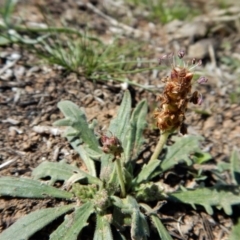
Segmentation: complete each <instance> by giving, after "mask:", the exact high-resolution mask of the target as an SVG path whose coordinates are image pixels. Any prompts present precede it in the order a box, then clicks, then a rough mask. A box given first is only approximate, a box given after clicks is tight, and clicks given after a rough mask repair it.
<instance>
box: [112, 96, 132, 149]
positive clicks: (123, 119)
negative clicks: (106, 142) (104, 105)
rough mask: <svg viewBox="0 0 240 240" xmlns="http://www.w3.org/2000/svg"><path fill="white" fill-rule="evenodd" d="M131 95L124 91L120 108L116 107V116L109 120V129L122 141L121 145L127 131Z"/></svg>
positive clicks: (123, 142)
mask: <svg viewBox="0 0 240 240" xmlns="http://www.w3.org/2000/svg"><path fill="white" fill-rule="evenodd" d="M131 105H132V100H131V95H130V92H129V91H126V92H125V94H124V96H123V100H122V103H121V106H120V108H119V109H118V112H117V116H116V118H114V119H113V120H112V121H111V122H110V126H109V131H110V132H111V133H112V134H113V135H115V136H116V137H118V138H119V139H120V141H122V144H123V147H124V144H125V140H126V135H127V132H128V130H129V129H128V125H129V120H130V114H131Z"/></svg>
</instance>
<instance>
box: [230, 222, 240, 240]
mask: <svg viewBox="0 0 240 240" xmlns="http://www.w3.org/2000/svg"><path fill="white" fill-rule="evenodd" d="M239 236H240V218H238V222H237V224H236V225H234V226H233V228H232V231H231V233H230V236H229V240H237V239H239Z"/></svg>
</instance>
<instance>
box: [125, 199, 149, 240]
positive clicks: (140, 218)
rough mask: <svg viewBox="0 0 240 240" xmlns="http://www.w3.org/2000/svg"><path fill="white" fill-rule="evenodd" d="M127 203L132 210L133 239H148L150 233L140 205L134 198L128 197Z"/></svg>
mask: <svg viewBox="0 0 240 240" xmlns="http://www.w3.org/2000/svg"><path fill="white" fill-rule="evenodd" d="M127 201H128V203H129V205H130V206H131V209H132V214H131V215H132V224H131V238H132V239H143V240H144V239H147V237H148V236H149V235H150V233H149V226H148V223H147V220H146V218H145V216H144V215H143V214H142V213H141V211H140V209H139V205H138V203H137V201H136V200H135V199H134V198H133V197H131V196H127Z"/></svg>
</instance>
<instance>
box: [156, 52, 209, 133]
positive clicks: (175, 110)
mask: <svg viewBox="0 0 240 240" xmlns="http://www.w3.org/2000/svg"><path fill="white" fill-rule="evenodd" d="M184 55H185V52H184V51H179V52H178V54H177V59H175V57H174V56H173V55H172V54H171V55H164V56H163V57H161V58H160V60H159V63H160V64H161V63H162V62H163V61H165V60H166V59H167V60H168V61H169V59H170V58H172V59H173V64H172V70H171V73H170V76H169V77H167V78H164V82H165V83H166V85H165V88H164V91H163V94H162V95H160V96H158V100H159V101H160V108H159V109H158V110H156V111H155V113H154V118H155V119H156V121H157V127H158V128H159V129H160V130H161V131H162V132H165V131H174V130H176V129H180V132H181V133H182V134H186V133H187V128H186V125H185V124H184V120H185V112H186V110H187V105H188V102H192V103H193V104H201V102H202V96H201V94H199V93H198V92H197V91H195V92H193V93H191V89H192V79H193V69H194V68H195V67H197V66H200V65H201V64H202V61H196V59H193V60H192V65H191V66H190V67H189V66H188V64H186V63H185V62H184V61H183V60H182V58H183V57H184ZM176 61H178V62H179V61H180V62H181V63H180V64H176V63H175V62H176ZM206 81H207V79H206V78H205V77H200V78H199V80H198V83H199V84H203V83H205V82H206Z"/></svg>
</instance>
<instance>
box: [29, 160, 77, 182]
mask: <svg viewBox="0 0 240 240" xmlns="http://www.w3.org/2000/svg"><path fill="white" fill-rule="evenodd" d="M76 171H78V168H77V167H74V166H72V165H70V164H67V163H65V162H63V161H62V162H49V161H45V162H42V163H41V164H40V165H39V166H37V167H36V168H34V169H33V171H32V176H33V177H34V179H40V178H45V177H51V180H50V181H49V184H50V185H53V184H54V183H55V182H56V181H58V180H62V181H66V180H68V179H69V178H70V177H71V176H72V175H73V173H74V172H76Z"/></svg>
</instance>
